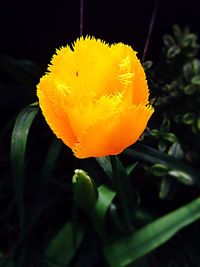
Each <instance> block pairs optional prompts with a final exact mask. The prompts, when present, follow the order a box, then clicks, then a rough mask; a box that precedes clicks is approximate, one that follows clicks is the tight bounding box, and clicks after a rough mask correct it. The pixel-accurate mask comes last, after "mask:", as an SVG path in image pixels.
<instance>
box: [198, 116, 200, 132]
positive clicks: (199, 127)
mask: <svg viewBox="0 0 200 267" xmlns="http://www.w3.org/2000/svg"><path fill="white" fill-rule="evenodd" d="M197 129H198V130H199V131H200V117H199V118H198V119H197Z"/></svg>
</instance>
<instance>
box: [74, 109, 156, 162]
mask: <svg viewBox="0 0 200 267" xmlns="http://www.w3.org/2000/svg"><path fill="white" fill-rule="evenodd" d="M152 113H153V108H152V107H146V106H143V105H139V106H132V107H131V108H130V109H129V110H124V111H120V112H116V113H115V114H112V115H109V114H107V117H106V118H105V119H102V120H98V121H97V122H96V124H94V125H93V126H91V127H89V128H88V129H87V130H86V132H85V133H84V135H83V136H82V137H81V138H80V139H79V140H78V142H77V143H76V144H75V145H74V146H73V148H72V149H73V152H74V154H75V156H76V157H78V158H88V157H103V156H107V155H116V154H119V153H121V152H122V151H123V150H124V149H125V148H127V147H128V146H130V145H132V144H133V143H135V142H136V141H137V140H138V138H139V137H140V135H141V134H142V132H143V131H144V129H145V128H146V125H147V122H148V120H149V118H150V116H151V115H152Z"/></svg>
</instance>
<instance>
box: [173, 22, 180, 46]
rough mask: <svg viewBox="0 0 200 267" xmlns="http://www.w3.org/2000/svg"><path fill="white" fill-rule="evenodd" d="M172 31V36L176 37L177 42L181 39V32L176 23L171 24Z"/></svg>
mask: <svg viewBox="0 0 200 267" xmlns="http://www.w3.org/2000/svg"><path fill="white" fill-rule="evenodd" d="M173 32H174V36H175V37H176V39H177V41H178V42H181V41H182V32H181V29H180V27H179V26H178V25H176V24H175V25H173Z"/></svg>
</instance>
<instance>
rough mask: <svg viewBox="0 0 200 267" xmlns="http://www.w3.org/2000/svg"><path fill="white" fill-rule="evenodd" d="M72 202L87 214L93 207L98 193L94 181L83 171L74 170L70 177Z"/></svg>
mask: <svg viewBox="0 0 200 267" xmlns="http://www.w3.org/2000/svg"><path fill="white" fill-rule="evenodd" d="M72 183H73V191H74V200H75V202H76V205H77V206H78V207H79V208H80V209H81V210H83V211H84V212H87V213H89V212H90V211H91V210H92V209H93V208H94V206H95V204H96V201H97V198H98V191H97V187H96V185H95V183H94V181H93V180H92V179H91V178H90V176H89V175H88V174H87V173H86V172H85V171H83V170H79V169H77V170H75V174H74V176H73V177H72Z"/></svg>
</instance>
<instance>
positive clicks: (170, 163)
mask: <svg viewBox="0 0 200 267" xmlns="http://www.w3.org/2000/svg"><path fill="white" fill-rule="evenodd" d="M124 155H127V156H131V157H134V158H136V159H139V160H143V161H146V162H150V163H153V164H155V163H161V164H164V165H166V166H167V167H168V168H169V169H171V170H179V171H181V172H184V173H186V174H187V175H189V176H190V177H191V179H192V180H193V182H194V183H197V184H199V183H200V181H199V179H198V178H197V177H199V173H198V172H197V171H195V170H193V169H192V168H191V167H190V166H189V165H187V164H185V163H183V162H181V161H179V160H178V159H176V158H174V157H173V156H169V155H166V154H164V153H162V152H160V151H158V150H156V149H153V148H151V147H148V146H145V145H142V144H135V145H134V147H133V148H131V149H130V148H129V149H126V150H125V151H124Z"/></svg>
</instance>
